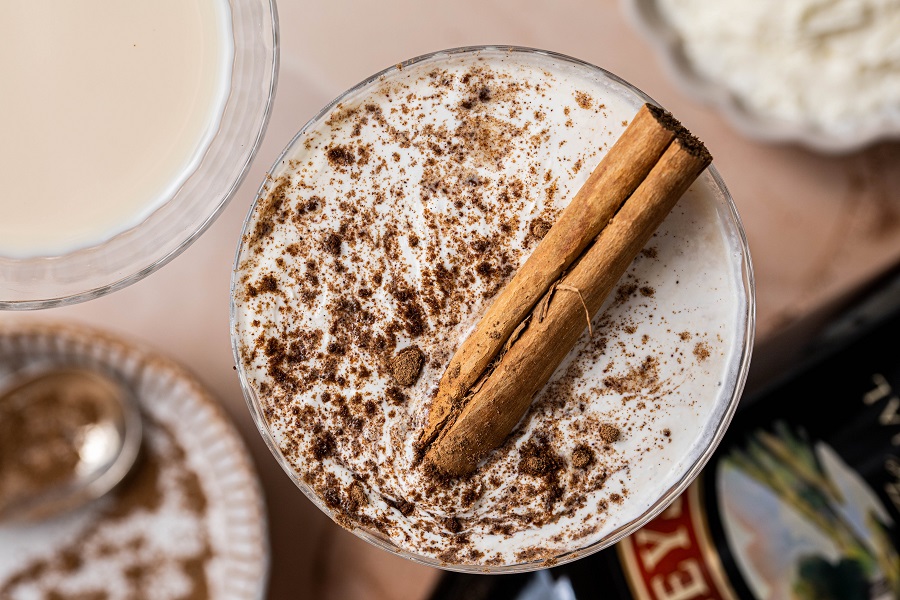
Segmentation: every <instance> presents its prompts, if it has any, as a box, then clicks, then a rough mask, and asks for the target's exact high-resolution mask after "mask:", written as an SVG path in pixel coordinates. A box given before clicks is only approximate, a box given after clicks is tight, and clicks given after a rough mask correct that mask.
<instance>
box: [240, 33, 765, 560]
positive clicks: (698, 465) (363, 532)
mask: <svg viewBox="0 0 900 600" xmlns="http://www.w3.org/2000/svg"><path fill="white" fill-rule="evenodd" d="M484 51H503V52H507V53H508V54H531V55H535V54H536V55H543V56H547V57H549V58H553V59H556V60H559V61H561V62H564V63H568V64H572V65H576V66H580V67H584V68H587V69H590V70H592V71H593V72H595V73H597V74H599V75H601V76H603V77H605V78H607V79H609V80H611V81H612V82H614V83H616V84H619V85H621V86H623V87H624V88H625V89H627V90H628V91H630V92H632V93H634V94H635V95H636V96H638V97H639V98H640V99H642V100H644V101H645V102H649V103H651V104H654V105H657V106H660V104H659V103H658V102H656V101H655V100H654V99H653V98H651V97H650V96H649V95H647V94H646V93H644V92H643V91H642V90H640V89H639V88H637V87H636V86H634V85H632V84H630V83H628V82H626V81H625V80H623V79H622V78H620V77H618V76H617V75H614V74H613V73H610V72H609V71H607V70H606V69H603V68H602V67H598V66H596V65H593V64H591V63H588V62H586V61H582V60H580V59H577V58H573V57H571V56H568V55H565V54H561V53H558V52H553V51H549V50H541V49H537V48H529V47H525V46H506V45H479V46H462V47H458V48H451V49H446V50H438V51H435V52H430V53H428V54H423V55H420V56H417V57H414V58H411V59H408V60H405V61H403V62H400V63H397V64H394V65H392V66H390V67H388V68H386V69H382V70H381V71H379V72H377V73H375V74H374V75H372V76H370V77H367V78H366V79H364V80H362V81H361V82H360V83H358V84H356V85H355V86H353V87H351V88H349V89H347V90H346V91H344V92H342V93H341V94H339V95H338V96H337V97H336V98H335V99H333V100H332V101H331V102H329V103H328V104H327V105H326V106H325V107H324V108H322V109H321V110H320V111H319V112H317V113H316V114H315V116H313V117H312V118H311V119H309V121H307V122H306V124H304V125H303V127H301V128H300V130H299V131H298V132H297V134H296V135H295V136H294V137H293V138H291V140H290V142H288V144H287V145H286V146H285V148H284V150H282V152H281V153H280V154H279V155H278V158H277V159H276V160H275V161H274V162H273V163H272V167H271V168H270V170H269V171H267V173H274V172H276V171H277V170H278V166H279V165H280V164H281V162H282V161H283V160H285V158H286V156H287V155H288V154H289V152H290V151H291V150H293V149H294V147H295V144H296V143H297V141H298V140H299V139H301V138H302V136H303V135H304V134H305V133H306V132H307V131H308V130H309V128H310V127H312V126H313V125H314V124H317V123H318V122H319V121H320V120H321V119H322V118H323V117H325V116H327V115H328V114H330V113H331V111H332V110H333V109H334V108H335V107H336V106H337V105H338V104H340V102H341V101H342V100H343V99H344V98H346V97H348V96H350V95H352V94H354V93H356V92H358V91H360V90H361V89H363V88H365V87H366V86H368V85H370V84H371V83H373V82H374V81H376V80H378V79H379V78H381V77H383V76H385V75H387V74H389V73H392V72H394V71H398V70H402V69H404V68H406V67H409V66H413V65H416V64H418V63H420V62H425V61H428V60H431V59H434V58H440V57H441V56H448V57H449V56H456V55H460V54H474V53H478V52H484ZM707 170H708V172H709V174H710V176H711V177H712V180H713V183H714V184H715V186H716V188H717V190H718V191H719V192H720V193H721V200H722V202H723V203H724V205H725V207H726V208H727V216H728V217H729V218H730V224H731V226H732V227H733V229H734V233H735V234H736V237H737V240H736V241H737V244H736V245H737V246H739V247H740V253H741V272H740V281H741V283H742V285H743V288H744V297H743V299H742V300H743V302H742V304H743V308H744V310H743V312H742V314H741V316H742V318H743V323H744V328H743V331H742V333H743V339H742V340H740V352H739V355H738V352H735V356H739V357H738V358H737V360H733V361H732V362H733V363H736V367H737V371H736V376H735V379H734V389H733V390H732V393H731V398H730V399H729V400H728V403H727V405H726V406H725V410H724V412H723V413H722V415H721V419H720V421H719V423H718V424H717V426H716V427H715V430H714V432H713V435H712V438H711V439H710V441H709V444H708V445H707V447H706V448H705V449H704V450H703V452H701V453H699V454H698V456H697V457H696V459H695V460H694V461H693V463H692V464H691V466H690V467H689V468H687V469H686V470H685V472H684V474H683V475H682V476H681V478H679V479H678V481H676V482H675V484H674V485H673V486H671V487H670V488H669V489H668V490H666V491H665V492H664V493H663V494H661V495H660V497H659V498H657V500H656V501H655V502H653V503H652V504H651V505H650V507H649V508H648V509H647V510H645V511H644V512H643V513H641V514H640V515H639V516H638V517H637V518H635V519H632V520H630V521H629V522H627V523H625V524H623V525H622V526H620V527H618V528H617V529H615V530H613V531H611V532H610V533H608V534H607V535H605V536H603V537H602V538H601V539H599V540H595V541H594V542H592V543H590V544H587V545H585V546H583V547H581V548H578V549H576V550H570V551H567V552H564V553H562V554H560V555H558V556H555V557H553V558H551V559H546V558H544V559H541V560H539V561H531V562H523V563H516V564H510V565H479V564H447V563H444V562H442V561H440V560H439V559H436V558H432V557H429V556H425V555H422V554H417V553H414V552H409V551H407V550H404V549H402V548H399V547H398V546H396V545H395V544H394V543H393V542H391V541H390V540H389V539H388V538H386V537H385V536H383V535H382V534H380V533H378V532H375V531H371V530H368V529H364V528H362V527H360V526H358V525H357V526H354V527H353V528H352V529H348V531H350V532H351V533H353V534H354V535H356V536H357V537H359V538H361V539H363V540H365V541H367V542H369V543H371V544H373V545H374V546H376V547H378V548H381V549H382V550H386V551H388V552H390V553H391V554H394V555H397V556H401V557H403V558H406V559H408V560H411V561H413V562H416V563H419V564H422V565H425V566H429V567H435V568H439V569H443V570H446V571H456V572H460V573H476V574H498V575H499V574H510V573H525V572H530V571H536V570H540V569H544V568H549V567H552V566H559V565H563V564H566V563H569V562H572V561H574V560H578V559H580V558H584V557H586V556H589V555H591V554H593V553H595V552H599V551H600V550H603V549H605V548H608V547H609V546H612V545H613V544H615V543H616V542H618V541H619V540H621V539H622V538H625V537H627V536H629V535H631V534H632V533H634V532H636V531H637V530H638V529H640V528H641V527H643V526H644V525H646V524H647V523H648V522H649V521H651V520H653V519H654V518H655V517H656V516H658V515H659V514H660V513H662V512H663V511H664V510H665V509H666V508H668V506H669V505H670V504H671V503H672V502H673V501H674V500H675V499H676V498H677V497H678V496H679V495H680V494H681V493H682V492H684V490H685V489H687V487H688V486H689V485H690V484H691V483H692V482H693V481H694V479H696V477H697V475H699V473H700V471H701V470H702V469H703V467H704V466H705V465H706V463H707V462H708V461H709V459H710V458H711V457H712V455H713V453H714V452H715V450H716V448H717V447H718V445H719V443H720V442H721V440H722V438H723V437H724V435H725V432H726V431H727V429H728V425H729V424H730V423H731V419H732V417H733V416H734V413H735V411H736V410H737V407H738V404H739V402H740V398H741V395H742V394H743V390H744V386H745V384H746V380H747V374H748V370H749V366H750V358H751V354H752V350H753V341H754V337H755V326H756V288H755V283H754V275H753V265H752V261H751V258H750V247H749V243H748V241H747V236H746V233H745V232H744V226H743V222H742V220H741V217H740V215H739V214H738V211H737V207H736V206H735V203H734V200H733V198H732V197H731V193H730V192H729V191H728V188H727V186H726V185H725V182H724V181H723V179H722V177H721V175H720V174H719V172H718V171H717V170H716V168H715V166H714V165H712V164H711V165H710V166H709V167H708V169H707ZM266 184H267V181H266V180H264V181H263V182H262V183H261V184H260V186H259V189H258V191H257V195H256V198H255V199H254V201H253V204H252V205H251V207H250V210H249V211H248V213H247V217H246V218H245V219H244V223H243V225H242V227H241V234H240V238H239V242H238V246H237V250H236V252H235V258H234V266H233V269H232V276H231V286H230V310H229V327H230V337H231V347H232V353H233V355H234V361H235V365H236V367H237V373H238V378H239V380H240V384H241V391H242V392H243V395H244V400H245V402H246V403H247V407H248V409H249V410H250V415H251V417H252V418H253V421H254V423H255V425H256V428H257V430H258V431H259V433H260V435H261V436H262V437H263V440H264V441H265V443H266V446H268V448H269V450H270V451H271V452H272V454H273V456H274V457H275V459H276V461H277V462H278V464H279V465H280V466H281V468H282V469H283V470H284V471H285V473H287V475H288V476H289V477H290V478H291V480H292V481H293V482H294V484H295V485H296V486H297V487H298V488H300V491H302V492H303V494H304V495H305V496H306V497H307V498H308V499H309V500H310V501H312V502H313V504H315V506H316V507H318V508H319V510H321V511H322V512H324V513H325V514H326V515H328V517H329V518H331V520H332V521H334V522H335V524H338V525H339V523H338V521H337V520H336V519H335V515H334V513H333V512H332V510H331V509H330V508H329V507H328V506H327V505H326V504H325V503H324V502H323V501H322V499H321V498H319V497H318V495H317V494H316V493H315V491H313V490H312V488H311V487H310V486H309V485H307V484H306V482H304V481H303V480H302V479H301V478H300V477H299V476H298V474H297V473H296V471H295V470H294V468H293V467H292V466H291V465H290V463H289V462H288V460H287V459H286V458H285V457H284V455H283V454H282V453H281V451H280V450H279V449H278V446H277V444H276V443H275V440H274V438H273V436H272V433H271V431H270V430H269V427H268V425H267V423H266V419H265V416H264V415H263V413H262V409H261V407H260V403H259V400H258V398H257V397H256V392H255V391H254V390H253V388H252V386H250V384H249V382H248V380H247V373H246V371H245V369H244V366H243V362H242V361H241V358H240V351H239V339H238V338H239V336H238V335H237V327H236V325H237V304H236V302H235V299H236V293H235V291H236V289H237V285H238V274H239V266H240V261H241V257H242V250H243V249H244V244H243V240H244V239H245V236H246V235H247V233H248V227H249V226H250V224H251V221H252V218H253V214H254V212H255V209H256V206H257V204H258V202H259V200H260V199H261V198H263V197H265V193H266ZM739 331H740V330H739ZM729 366H730V367H732V366H734V365H733V364H730V365H729Z"/></svg>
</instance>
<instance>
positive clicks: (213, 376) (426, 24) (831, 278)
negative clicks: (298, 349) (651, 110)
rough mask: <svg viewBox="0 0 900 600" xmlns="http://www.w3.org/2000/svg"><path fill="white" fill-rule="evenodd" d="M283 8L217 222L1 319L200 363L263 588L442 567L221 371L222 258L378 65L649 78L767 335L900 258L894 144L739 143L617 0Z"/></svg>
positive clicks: (416, 577)
mask: <svg viewBox="0 0 900 600" xmlns="http://www.w3.org/2000/svg"><path fill="white" fill-rule="evenodd" d="M278 9H279V12H280V20H281V44H282V46H281V48H282V54H281V70H280V80H279V86H278V92H277V96H276V100H275V107H274V112H273V114H272V119H271V122H270V124H269V129H268V133H267V135H266V139H265V141H264V143H263V145H262V148H261V150H260V152H259V154H258V156H257V158H256V161H255V163H254V165H253V167H252V169H251V171H250V174H249V176H248V177H247V179H246V181H245V182H244V185H243V186H242V187H241V188H240V190H239V191H238V193H237V195H236V196H235V198H234V199H233V200H232V202H231V204H230V205H229V207H228V208H227V209H226V210H225V212H224V213H223V215H222V216H221V217H220V218H219V220H218V221H217V222H216V223H215V224H214V225H213V226H212V228H211V229H210V230H209V231H208V232H207V233H206V234H205V235H204V236H203V237H202V238H201V239H200V240H199V241H198V242H197V243H195V244H194V245H193V246H192V247H191V248H189V249H188V250H187V251H186V252H185V253H184V254H182V255H181V256H180V257H178V258H177V259H175V260H174V261H173V262H172V263H171V264H169V265H167V266H166V267H165V268H163V269H162V270H161V271H160V272H158V273H156V274H154V275H152V276H150V277H148V278H147V279H145V280H143V281H141V282H140V283H138V284H136V285H134V286H132V287H130V288H128V289H125V290H123V291H120V292H118V293H115V294H113V295H111V296H108V297H105V298H101V299H99V300H95V301H92V302H89V303H86V304H82V305H77V306H72V307H67V308H62V309H54V310H49V311H43V312H40V313H33V314H4V315H0V318H4V319H26V320H27V319H36V320H41V321H66V322H80V323H86V324H89V325H92V326H95V327H100V328H103V329H105V330H108V331H111V332H114V333H117V334H120V335H123V336H124V337H126V338H129V339H133V340H138V341H141V342H143V343H146V344H149V345H151V346H154V347H155V348H156V349H158V350H159V351H161V352H163V353H166V354H168V355H169V356H171V357H173V358H175V359H176V360H178V361H180V362H181V363H182V364H184V365H185V366H186V367H188V368H189V369H190V370H191V371H193V373H194V374H196V375H197V377H198V378H199V379H200V380H201V381H202V382H203V383H204V384H205V385H206V386H207V387H208V388H209V389H210V391H212V392H213V394H214V395H215V396H216V397H217V398H218V399H219V400H220V401H221V402H222V404H223V406H224V407H225V408H226V410H227V411H228V413H229V414H230V415H231V416H232V418H233V420H234V421H235V423H236V424H237V426H238V428H239V430H240V432H241V433H242V434H243V436H244V439H245V440H246V442H247V444H248V446H249V448H250V450H251V453H252V455H253V458H254V460H255V462H256V465H257V468H258V470H259V473H260V477H261V479H262V481H263V486H264V488H265V493H266V495H267V503H268V509H269V519H270V530H271V544H272V571H271V578H270V586H269V588H270V596H271V597H272V598H295V597H310V598H326V599H329V598H335V599H337V598H341V599H353V598H376V599H389V598H390V599H393V598H397V599H399V598H410V599H417V598H424V597H425V596H426V595H427V592H428V590H429V589H430V588H431V586H432V585H433V583H434V581H435V580H436V578H437V575H438V572H437V571H435V570H433V569H429V568H426V567H420V566H418V565H415V564H413V563H411V562H408V561H406V560H403V559H400V558H396V557H394V556H391V555H389V554H387V553H385V552H383V551H380V550H377V549H376V548H374V547H371V546H369V545H368V544H366V543H365V542H363V541H361V540H359V539H357V538H355V537H354V536H352V535H351V534H349V533H347V532H345V531H344V530H342V529H341V528H340V527H338V526H337V525H334V524H333V523H332V522H331V521H330V520H329V519H328V518H327V517H325V516H324V515H323V514H321V513H320V512H319V511H318V509H316V508H315V507H314V506H313V505H312V504H311V503H310V502H308V501H307V500H306V499H305V498H304V497H303V495H302V494H301V493H300V491H299V490H297V489H296V488H295V487H294V485H293V484H292V483H291V482H290V480H289V479H288V477H287V476H286V475H285V474H284V473H283V472H282V471H281V469H280V468H279V467H278V466H277V464H276V463H275V460H274V459H273V458H272V456H271V455H270V453H269V451H268V449H267V448H266V447H265V445H264V444H263V441H262V439H261V437H260V436H259V434H258V433H257V432H256V430H255V428H254V425H253V423H252V422H251V420H250V416H249V413H248V411H247V409H246V406H245V404H244V400H243V397H242V395H241V390H240V387H239V384H238V379H237V375H236V374H235V372H234V370H233V369H232V367H233V361H232V355H231V347H230V342H229V327H228V300H229V298H228V294H229V289H228V288H229V280H230V275H231V265H232V260H233V256H234V251H235V247H236V244H237V241H238V237H239V232H240V227H241V223H242V221H243V219H244V217H245V215H246V213H247V211H248V210H249V208H250V204H251V203H252V201H253V199H254V197H255V193H256V190H257V187H258V186H259V183H260V182H261V181H262V179H263V176H264V174H265V172H266V169H267V168H268V167H269V166H270V165H271V164H272V162H273V161H274V160H275V158H276V156H277V155H278V153H279V152H280V150H281V149H282V148H283V147H284V145H285V144H287V142H288V141H289V140H290V139H291V137H293V135H294V134H295V133H296V131H297V130H298V129H299V128H300V127H301V126H302V125H303V124H304V123H305V122H306V121H307V120H308V119H309V118H311V117H312V116H313V115H314V114H315V113H316V112H317V111H318V110H319V109H320V108H321V107H322V106H323V105H325V104H326V103H327V102H328V101H330V100H331V99H332V98H334V97H335V96H337V95H338V94H340V93H341V92H342V91H343V90H345V89H347V88H348V87H350V86H352V85H354V84H356V83H357V82H358V81H360V80H361V79H363V78H365V77H367V76H369V75H371V74H372V73H374V72H376V71H379V70H381V69H383V68H385V67H387V66H389V65H392V64H395V63H397V62H399V61H401V60H404V59H408V58H411V57H414V56H417V55H420V54H424V53H427V52H431V51H434V50H439V49H443V48H451V47H456V46H464V45H472V44H485V43H492V44H515V45H522V46H532V47H536V48H542V49H547V50H554V51H556V52H561V53H564V54H569V55H572V56H574V57H577V58H580V59H582V60H586V61H588V62H591V63H594V64H596V65H599V66H602V67H604V68H605V69H607V70H609V71H612V72H613V73H615V74H617V75H619V76H621V77H623V78H624V79H626V80H628V81H630V82H631V83H633V84H635V85H637V86H638V87H640V88H641V89H643V90H644V91H645V92H647V93H648V94H650V95H651V96H652V97H654V98H655V99H656V100H657V101H659V102H660V103H661V104H663V105H664V106H665V107H667V108H668V109H669V110H671V111H672V112H673V113H674V114H675V115H676V116H678V117H679V118H680V119H681V120H682V121H683V122H684V123H685V124H686V125H687V126H688V127H689V128H690V129H691V130H693V131H694V133H696V134H697V135H698V136H699V137H700V138H701V139H703V140H704V141H705V142H706V144H707V146H708V147H709V148H710V150H711V151H712V152H713V154H714V156H715V164H716V166H717V168H718V169H719V171H720V172H721V173H722V176H723V177H724V179H725V181H726V183H727V184H728V186H729V188H730V189H731V192H732V195H733V196H734V199H735V201H736V203H737V206H738V209H739V211H740V213H741V216H742V217H743V219H744V225H745V228H746V230H747V235H748V238H749V240H750V245H751V252H752V256H753V260H754V263H755V268H756V277H757V293H758V339H760V340H763V341H764V340H765V339H767V338H769V339H771V337H772V335H773V334H775V333H777V332H778V331H780V330H782V328H784V327H785V326H787V325H789V324H790V323H792V322H794V321H795V320H796V319H798V318H800V317H803V316H804V315H807V314H809V313H810V312H812V311H814V310H816V309H817V308H819V307H821V306H824V305H826V304H827V303H829V302H831V301H833V300H834V299H835V298H838V297H840V296H841V295H842V294H844V293H845V292H847V291H848V290H851V289H854V288H855V287H857V286H858V285H860V284H861V283H863V282H866V281H868V280H870V279H871V278H872V277H873V276H875V275H876V274H878V273H880V272H882V271H883V270H884V269H885V268H887V267H889V266H890V265H892V264H894V263H896V262H897V260H898V258H900V235H898V232H900V169H897V168H896V166H897V165H900V144H897V143H884V144H880V145H878V146H875V147H871V148H869V149H867V150H865V151H863V152H859V153H855V154H851V155H846V156H840V157H826V156H822V155H817V154H814V153H812V152H809V151H806V150H803V149H800V148H797V147H792V146H771V145H763V144H759V143H755V142H753V141H750V140H747V139H746V138H743V137H741V136H740V135H739V134H738V133H736V132H735V131H734V130H733V129H732V128H731V127H730V126H729V125H728V124H727V123H726V122H725V121H724V120H723V119H722V118H721V117H720V116H719V115H718V114H717V113H716V112H715V111H714V110H712V109H711V108H709V107H707V106H705V105H703V104H701V103H699V102H697V101H696V100H695V99H693V98H690V97H688V96H686V95H685V94H684V93H683V92H682V91H681V90H679V89H678V88H677V87H676V85H674V84H673V82H672V80H671V79H669V78H668V77H667V76H666V74H665V73H664V72H663V70H662V68H661V66H660V62H659V61H658V59H657V57H656V56H655V54H654V53H653V51H652V49H651V47H650V45H649V44H648V43H647V42H646V41H645V40H644V39H643V38H641V37H639V36H638V35H637V34H636V33H635V29H634V28H633V27H632V26H631V24H630V23H629V22H628V21H627V19H626V18H625V15H624V13H623V10H622V8H621V6H620V5H619V4H618V3H617V2H615V1H614V0H596V1H594V2H586V1H580V0H565V1H558V2H541V1H538V0H477V1H476V0H456V1H455V2H421V1H416V0H403V1H401V0H393V1H383V2H378V3H375V2H362V1H358V2H352V1H350V0H329V1H327V2H322V1H320V2H302V1H300V0H282V1H281V2H280V3H279V6H278ZM892 167H893V168H892Z"/></svg>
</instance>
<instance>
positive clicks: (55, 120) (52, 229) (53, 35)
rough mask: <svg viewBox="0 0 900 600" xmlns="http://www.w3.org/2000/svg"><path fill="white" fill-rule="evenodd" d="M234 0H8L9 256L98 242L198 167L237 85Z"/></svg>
mask: <svg viewBox="0 0 900 600" xmlns="http://www.w3.org/2000/svg"><path fill="white" fill-rule="evenodd" d="M230 28H231V17H230V11H229V8H228V3H227V2H226V1H225V0H128V1H127V2H122V1H120V0H77V1H73V0H32V1H28V2H2V3H0V88H2V93H0V132H2V135H0V256H7V257H29V256H48V255H57V254H62V253H66V252H69V251H72V250H75V249H78V248H83V247H88V246H93V245H95V244H98V243H102V242H103V241H105V240H107V239H109V238H111V237H113V236H114V235H116V234H118V233H120V232H122V231H125V230H127V229H129V228H131V227H133V226H135V225H137V224H139V223H140V222H141V221H142V220H143V219H145V218H146V217H147V216H148V215H149V214H150V213H151V212H153V210H155V209H156V208H158V207H159V206H160V205H161V204H162V203H164V202H166V201H167V200H168V199H169V198H171V197H172V195H173V194H174V193H175V192H176V191H177V189H178V188H179V187H180V186H181V185H182V184H183V183H184V181H185V180H186V179H187V177H188V176H189V175H190V173H191V172H192V171H193V170H194V169H195V168H196V167H197V165H198V164H199V162H200V159H201V157H202V154H203V152H204V151H205V149H206V147H207V146H208V145H209V142H210V141H211V139H212V136H213V134H214V133H215V130H216V128H217V126H218V121H219V118H220V116H221V114H222V112H223V110H224V106H225V102H226V100H227V97H228V90H229V82H230V72H231V60H232V45H231V44H232V43H231V31H230Z"/></svg>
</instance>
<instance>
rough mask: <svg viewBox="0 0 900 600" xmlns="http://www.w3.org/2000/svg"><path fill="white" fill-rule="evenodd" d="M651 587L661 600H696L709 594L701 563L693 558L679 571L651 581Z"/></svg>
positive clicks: (682, 565)
mask: <svg viewBox="0 0 900 600" xmlns="http://www.w3.org/2000/svg"><path fill="white" fill-rule="evenodd" d="M650 587H651V588H652V589H653V594H654V597H655V598H658V599H659V600H696V599H698V598H704V597H708V594H709V587H708V586H707V585H706V581H705V580H704V579H703V573H702V572H701V571H700V563H698V562H697V560H696V559H693V558H691V559H688V560H685V561H683V562H681V563H680V564H679V565H678V570H677V571H675V572H673V573H669V574H668V575H657V576H656V577H654V578H653V579H651V580H650Z"/></svg>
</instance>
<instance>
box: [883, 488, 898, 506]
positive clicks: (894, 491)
mask: <svg viewBox="0 0 900 600" xmlns="http://www.w3.org/2000/svg"><path fill="white" fill-rule="evenodd" d="M884 491H885V493H886V494H887V495H888V498H890V499H891V502H892V503H893V504H894V507H895V508H897V509H898V510H900V483H897V482H896V481H893V482H891V483H888V484H885V486H884Z"/></svg>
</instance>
